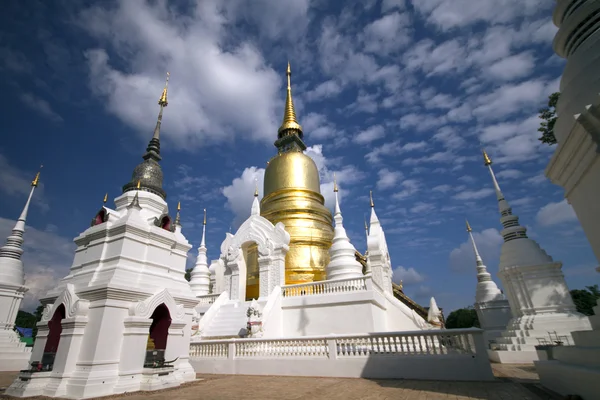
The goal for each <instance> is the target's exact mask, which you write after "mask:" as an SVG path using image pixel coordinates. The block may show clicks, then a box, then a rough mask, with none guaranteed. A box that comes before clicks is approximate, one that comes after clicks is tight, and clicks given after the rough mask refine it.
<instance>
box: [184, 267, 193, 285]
mask: <svg viewBox="0 0 600 400" xmlns="http://www.w3.org/2000/svg"><path fill="white" fill-rule="evenodd" d="M192 270H193V268H188V269H186V270H185V280H186V281H188V282H189V281H190V279H192Z"/></svg>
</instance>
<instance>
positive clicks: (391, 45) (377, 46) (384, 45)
mask: <svg viewBox="0 0 600 400" xmlns="http://www.w3.org/2000/svg"><path fill="white" fill-rule="evenodd" d="M363 33H364V43H365V51H367V52H370V53H375V54H379V55H387V54H388V53H391V52H395V51H397V50H398V49H400V48H401V47H403V46H404V45H406V44H408V43H410V41H411V39H412V33H411V20H410V17H409V14H408V13H399V12H394V13H392V14H387V15H384V16H383V17H381V18H380V19H378V20H376V21H373V22H371V23H370V24H368V25H367V26H365V28H364V31H363Z"/></svg>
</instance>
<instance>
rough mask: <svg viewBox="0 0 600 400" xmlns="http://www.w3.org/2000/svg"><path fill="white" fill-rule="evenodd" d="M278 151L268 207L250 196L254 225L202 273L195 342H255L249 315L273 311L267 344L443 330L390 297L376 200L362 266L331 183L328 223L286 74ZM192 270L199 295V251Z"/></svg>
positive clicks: (229, 239)
mask: <svg viewBox="0 0 600 400" xmlns="http://www.w3.org/2000/svg"><path fill="white" fill-rule="evenodd" d="M275 147H276V148H277V154H276V155H275V156H274V157H272V158H271V159H270V160H269V163H268V166H267V169H266V171H265V179H264V197H263V198H262V200H260V201H259V199H258V190H255V193H254V202H253V204H252V209H251V215H250V217H249V218H248V219H247V220H246V221H244V222H243V223H242V225H241V226H240V227H239V229H238V230H237V232H235V233H234V234H231V233H227V234H226V238H225V240H224V241H223V243H222V245H221V255H220V257H219V259H218V260H214V261H213V262H212V263H211V266H210V268H208V271H209V272H210V279H209V280H210V282H211V284H210V288H211V292H210V295H209V296H207V297H211V296H212V297H213V300H214V303H210V304H209V302H208V301H204V302H203V301H201V304H200V305H199V306H198V307H197V312H198V318H199V320H198V326H197V329H196V330H194V335H193V337H192V340H194V341H202V340H207V339H223V338H235V337H240V336H242V337H246V336H247V335H249V334H251V332H249V331H248V329H246V328H247V327H246V325H247V319H248V317H247V311H248V310H249V308H250V307H253V308H256V307H258V308H259V309H261V310H264V309H265V308H267V309H268V310H269V315H268V319H266V318H263V319H262V320H261V321H260V322H261V331H260V336H261V337H265V338H267V337H268V338H286V337H301V336H309V335H326V334H345V333H363V332H365V333H366V332H385V331H411V330H422V329H436V328H439V326H440V324H441V322H440V321H439V316H438V315H436V317H435V319H434V322H435V324H432V323H430V322H428V317H427V313H421V314H419V313H418V312H416V311H415V307H411V306H409V305H407V304H406V302H403V301H400V300H398V299H397V298H396V297H395V296H394V290H393V286H392V266H391V260H390V256H389V252H388V249H387V241H386V239H385V233H384V230H383V228H382V227H381V224H380V222H379V218H378V217H377V214H376V212H375V206H374V203H373V198H372V196H371V218H370V226H369V231H368V235H367V247H368V251H367V254H366V257H363V256H362V255H361V254H360V253H358V252H357V250H356V248H355V247H354V246H353V245H352V243H351V242H350V240H349V238H348V236H347V235H346V231H345V229H344V226H343V217H342V212H341V209H340V205H339V200H338V196H337V195H338V186H337V182H335V183H334V192H335V208H334V214H335V217H334V218H332V215H331V212H330V211H329V209H328V208H327V207H325V205H324V198H323V195H322V194H321V193H320V180H319V173H318V170H317V166H316V164H315V162H314V161H313V160H312V159H311V158H310V157H309V156H307V155H306V154H305V153H304V150H306V145H305V144H304V141H303V131H302V127H301V125H300V124H299V123H298V121H297V119H296V113H295V110H294V103H293V100H292V90H291V69H290V66H289V64H288V68H287V95H286V102H285V111H284V116H283V122H282V125H281V127H280V128H279V130H278V134H277V140H276V141H275ZM333 222H335V224H333ZM334 225H335V226H334ZM203 238H204V236H203ZM203 243H204V239H203ZM362 258H365V259H366V262H365V263H364V264H365V265H364V266H363V263H361V261H360V260H361V259H362ZM196 268H198V270H199V271H198V272H196V271H195V270H194V271H192V274H191V275H192V281H191V284H192V286H193V287H194V288H197V289H195V291H196V293H204V292H205V291H206V289H207V288H208V286H209V285H207V283H206V279H205V278H204V280H203V284H202V285H200V284H199V283H198V282H200V278H199V277H200V276H202V277H205V276H206V262H205V256H204V248H203V245H201V246H200V250H199V253H198V263H197V265H196ZM196 268H195V269H196ZM200 287H201V288H202V289H200ZM200 297H202V296H200ZM252 300H256V301H255V302H254V303H252ZM253 304H254V305H253ZM261 312H262V311H261ZM440 314H441V313H440ZM195 366H196V367H198V365H195ZM200 368H206V367H205V366H200Z"/></svg>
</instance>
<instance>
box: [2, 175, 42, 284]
mask: <svg viewBox="0 0 600 400" xmlns="http://www.w3.org/2000/svg"><path fill="white" fill-rule="evenodd" d="M40 168H41V167H40ZM39 181H40V172H38V173H37V175H36V176H35V179H34V180H33V181H31V191H30V192H29V197H28V198H27V202H26V203H25V207H23V211H22V212H21V215H20V216H19V219H18V220H17V223H16V224H15V227H14V228H13V229H12V232H11V234H10V235H9V236H8V237H7V238H6V244H5V245H4V246H2V247H1V248H0V283H5V284H10V285H15V286H22V285H24V284H25V274H24V271H23V262H22V261H21V256H22V255H23V234H24V233H25V221H26V220H27V213H28V212H29V205H30V204H31V199H32V197H33V192H34V191H35V188H36V187H37V186H38V183H39Z"/></svg>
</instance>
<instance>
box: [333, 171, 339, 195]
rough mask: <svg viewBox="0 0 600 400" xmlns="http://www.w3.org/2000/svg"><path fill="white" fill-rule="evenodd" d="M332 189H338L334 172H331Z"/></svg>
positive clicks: (335, 190)
mask: <svg viewBox="0 0 600 400" xmlns="http://www.w3.org/2000/svg"><path fill="white" fill-rule="evenodd" d="M333 191H334V192H337V191H338V186H337V180H336V179H335V172H334V173H333Z"/></svg>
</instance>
